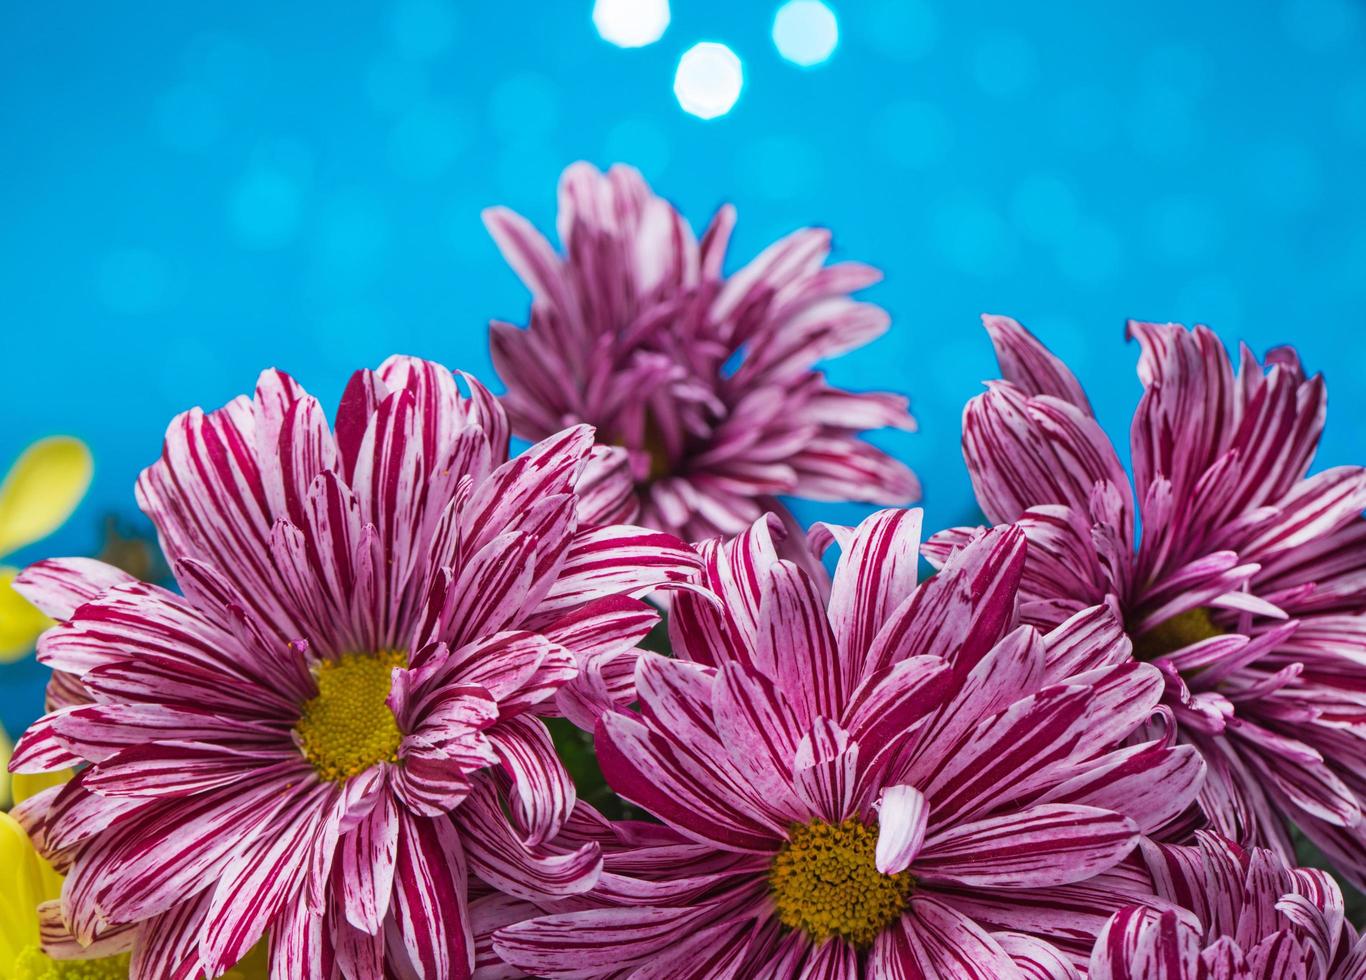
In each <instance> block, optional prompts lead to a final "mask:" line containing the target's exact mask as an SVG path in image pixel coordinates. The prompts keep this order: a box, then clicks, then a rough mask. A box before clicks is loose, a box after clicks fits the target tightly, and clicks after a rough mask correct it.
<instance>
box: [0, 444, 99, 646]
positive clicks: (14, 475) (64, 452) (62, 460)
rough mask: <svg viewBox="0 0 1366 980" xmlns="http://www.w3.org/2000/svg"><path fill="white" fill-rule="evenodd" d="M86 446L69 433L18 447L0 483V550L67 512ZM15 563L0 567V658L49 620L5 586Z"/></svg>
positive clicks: (23, 541) (42, 531)
mask: <svg viewBox="0 0 1366 980" xmlns="http://www.w3.org/2000/svg"><path fill="white" fill-rule="evenodd" d="M92 470H93V467H92V464H91V461H90V450H88V449H86V448H85V443H83V442H81V441H80V440H79V439H72V438H71V437H69V436H53V437H52V438H50V439H40V440H39V441H37V442H35V443H34V444H33V445H31V446H29V447H28V449H26V450H24V452H23V454H22V455H20V457H19V459H18V460H17V461H16V462H15V464H14V466H12V467H11V468H10V471H9V473H8V474H7V475H6V476H5V482H4V483H3V484H2V485H0V556H3V555H7V554H9V553H10V552H12V551H17V550H18V549H20V548H22V547H24V546H25V545H29V544H32V543H33V542H35V541H37V540H38V539H39V538H45V537H47V536H48V535H49V534H51V533H52V532H53V531H55V530H57V528H59V527H61V525H62V523H63V522H64V521H65V520H66V519H67V518H68V517H70V516H71V512H72V511H73V510H75V509H76V505H77V504H79V503H80V502H81V498H82V497H84V496H85V491H86V488H88V487H89V486H90V474H91V472H92ZM16 574H18V569H14V568H8V567H0V661H8V660H17V659H18V658H19V657H22V656H23V655H24V654H25V653H27V652H28V651H29V650H31V649H32V648H33V641H34V640H35V639H37V637H38V634H39V633H41V632H42V631H43V630H45V629H46V628H47V627H48V626H49V625H51V624H50V622H49V620H48V619H47V617H46V616H44V615H43V614H42V613H40V612H39V611H38V610H36V609H34V608H33V607H32V606H31V605H29V604H28V602H26V601H25V600H24V598H23V597H22V596H20V595H19V593H17V592H15V591H14V589H13V588H12V587H11V583H12V582H13V581H14V576H15V575H16Z"/></svg>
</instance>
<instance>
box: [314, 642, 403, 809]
mask: <svg viewBox="0 0 1366 980" xmlns="http://www.w3.org/2000/svg"><path fill="white" fill-rule="evenodd" d="M407 662H408V660H407V657H406V656H405V655H404V653H403V651H401V650H384V651H381V652H380V653H378V654H370V653H345V654H342V655H341V656H340V657H338V658H337V659H335V660H325V661H323V663H322V664H321V665H319V667H318V670H317V679H318V696H317V697H315V698H312V699H310V700H309V701H306V702H305V703H304V706H303V711H302V712H301V713H300V715H299V722H298V724H297V725H295V726H294V730H295V731H296V732H297V733H298V735H299V747H300V748H301V749H303V753H304V756H305V758H307V759H308V761H309V762H310V763H312V764H313V768H314V769H316V770H317V771H318V775H319V776H321V777H322V778H323V779H328V780H331V781H332V782H334V783H339V782H343V781H345V780H347V779H350V778H351V777H352V776H356V775H359V774H360V773H362V772H364V771H365V770H367V769H369V768H370V767H371V766H373V765H376V764H377V763H380V762H397V761H398V744H399V742H401V741H402V740H403V733H402V732H400V731H399V730H398V722H397V721H395V720H394V713H393V712H392V711H390V710H389V705H388V704H386V703H385V701H386V700H387V699H388V697H389V684H390V680H391V678H392V676H393V670H394V668H395V667H403V666H406V665H407Z"/></svg>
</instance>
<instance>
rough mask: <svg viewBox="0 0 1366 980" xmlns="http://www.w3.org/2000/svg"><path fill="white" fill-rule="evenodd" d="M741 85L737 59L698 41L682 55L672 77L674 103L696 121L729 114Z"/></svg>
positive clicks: (714, 44) (741, 72) (717, 46)
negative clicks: (694, 117) (675, 100)
mask: <svg viewBox="0 0 1366 980" xmlns="http://www.w3.org/2000/svg"><path fill="white" fill-rule="evenodd" d="M744 85H745V70H744V68H743V67H742V66H741V64H740V59H739V58H738V57H736V54H735V52H734V51H732V50H731V49H730V48H728V47H726V46H725V45H724V44H718V43H717V42H715V41H702V42H701V43H699V44H694V45H693V46H692V47H691V48H689V49H688V50H687V51H685V52H683V57H682V58H680V59H679V60H678V71H677V72H676V73H675V74H674V95H675V96H677V98H678V104H679V105H680V106H682V107H683V111H684V112H687V113H690V114H691V115H694V116H697V117H698V118H699V119H715V118H717V117H718V116H724V115H725V114H726V113H728V112H730V110H731V109H732V108H733V107H734V106H735V103H736V101H737V100H738V99H739V98H740V90H741V89H742V88H744Z"/></svg>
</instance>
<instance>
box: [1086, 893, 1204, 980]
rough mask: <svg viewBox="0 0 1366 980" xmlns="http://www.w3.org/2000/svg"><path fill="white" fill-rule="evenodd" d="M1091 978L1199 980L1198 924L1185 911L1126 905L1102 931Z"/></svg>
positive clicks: (1097, 942) (1093, 956)
mask: <svg viewBox="0 0 1366 980" xmlns="http://www.w3.org/2000/svg"><path fill="white" fill-rule="evenodd" d="M1088 976H1089V977H1090V978H1091V980H1198V978H1199V977H1200V976H1201V971H1200V924H1199V922H1197V921H1196V919H1195V917H1194V916H1193V915H1191V914H1190V913H1189V912H1184V911H1181V910H1178V909H1172V910H1168V911H1165V912H1158V911H1156V910H1155V909H1149V908H1143V907H1140V906H1130V907H1129V908H1126V909H1123V910H1122V911H1120V912H1118V913H1117V914H1116V915H1115V916H1114V917H1113V918H1111V919H1110V920H1109V921H1108V922H1107V923H1106V924H1105V928H1104V929H1102V930H1101V932H1100V936H1099V937H1097V939H1096V948H1095V951H1094V952H1093V953H1092V954H1091V963H1090V972H1089V974H1088Z"/></svg>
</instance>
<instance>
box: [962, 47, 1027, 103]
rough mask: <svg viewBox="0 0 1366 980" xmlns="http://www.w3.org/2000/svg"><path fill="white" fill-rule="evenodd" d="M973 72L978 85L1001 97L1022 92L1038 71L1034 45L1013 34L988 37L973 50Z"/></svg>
mask: <svg viewBox="0 0 1366 980" xmlns="http://www.w3.org/2000/svg"><path fill="white" fill-rule="evenodd" d="M972 74H973V77H974V78H975V79H976V80H977V87H978V88H980V89H981V90H982V91H983V92H985V93H986V94H987V95H990V96H993V97H995V98H999V99H1007V98H1013V97H1015V96H1018V95H1023V94H1024V93H1025V92H1027V91H1028V90H1029V89H1030V87H1031V86H1033V84H1034V82H1035V80H1036V79H1037V78H1038V74H1039V56H1038V54H1037V53H1036V52H1035V51H1034V46H1033V45H1032V44H1030V43H1029V42H1028V41H1026V40H1025V39H1024V38H1022V37H1017V36H1016V35H1014V34H1006V35H1001V36H999V37H989V38H986V39H985V40H983V41H982V42H981V43H980V44H979V45H978V46H977V50H976V51H975V52H974V54H973V58H972Z"/></svg>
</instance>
